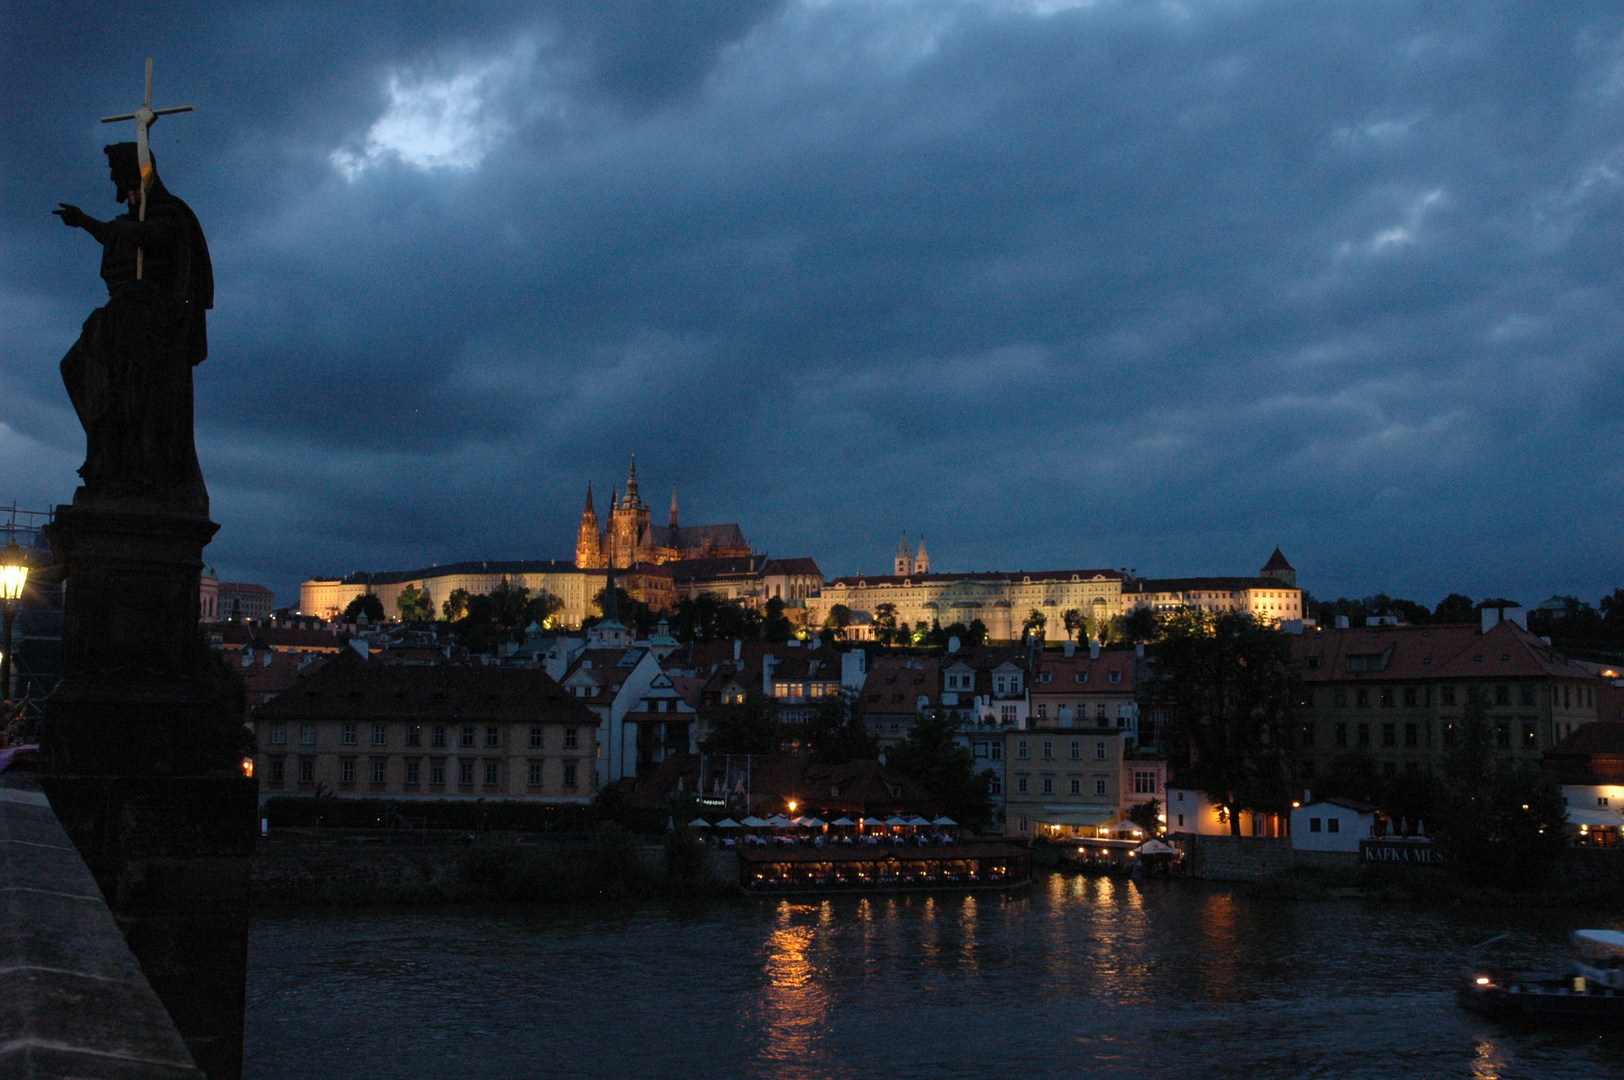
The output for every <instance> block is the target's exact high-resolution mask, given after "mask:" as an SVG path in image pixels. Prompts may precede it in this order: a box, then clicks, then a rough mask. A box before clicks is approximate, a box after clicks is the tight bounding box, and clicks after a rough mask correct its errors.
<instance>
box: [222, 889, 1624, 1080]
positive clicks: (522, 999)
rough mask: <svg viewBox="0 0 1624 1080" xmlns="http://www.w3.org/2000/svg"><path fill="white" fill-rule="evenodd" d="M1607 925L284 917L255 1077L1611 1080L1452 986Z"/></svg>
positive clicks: (930, 902)
mask: <svg viewBox="0 0 1624 1080" xmlns="http://www.w3.org/2000/svg"><path fill="white" fill-rule="evenodd" d="M1589 918H1591V917H1589V916H1585V915H1582V914H1575V913H1570V912H1558V911H1544V912H1538V911H1516V910H1494V911H1472V910H1463V909H1452V910H1450V911H1442V912H1441V911H1436V910H1431V909H1426V908H1419V907H1388V906H1383V905H1366V904H1362V903H1358V902H1345V901H1337V902H1326V903H1319V904H1302V905H1277V904H1266V903H1259V902H1257V901H1254V900H1251V899H1248V898H1246V897H1245V895H1244V894H1237V893H1235V892H1233V891H1230V890H1226V889H1222V888H1205V887H1202V886H1200V885H1198V884H1193V883H1189V882H1172V883H1169V882H1155V881H1153V882H1146V883H1136V882H1132V881H1125V880H1116V881H1106V880H1100V879H1089V878H1079V877H1074V876H1060V875H1053V876H1051V875H1047V874H1040V875H1039V879H1038V881H1037V882H1036V883H1035V885H1034V887H1033V888H1031V889H1029V890H1025V891H1023V892H1016V893H977V894H973V895H962V896H956V895H948V894H942V895H934V896H924V895H913V896H908V897H881V896H871V897H849V896H838V897H828V898H823V897H819V898H817V899H815V900H809V901H807V902H793V901H788V900H778V901H768V900H759V899H748V900H746V899H741V900H739V901H736V902H729V903H719V904H715V905H711V906H707V907H704V908H701V909H698V910H697V911H692V910H691V911H683V912H676V911H672V910H667V909H664V908H660V907H645V908H639V909H635V910H631V911H619V912H616V911H603V910H600V909H596V908H589V907H582V908H547V909H535V910H529V911H518V912H516V911H512V910H501V911H482V910H477V909H469V908H459V909H450V910H445V911H437V910H432V909H412V910H409V911H393V912H391V911H372V912H367V913H365V914H363V915H357V916H337V915H308V914H307V915H299V916H288V917H268V918H263V919H261V920H260V921H259V922H258V923H257V925H256V926H255V929H254V935H253V944H252V947H251V961H250V962H251V973H250V983H249V1013H248V1020H249V1029H248V1055H249V1065H248V1069H247V1076H248V1077H249V1078H250V1080H306V1078H309V1080H316V1078H323V1080H326V1078H330V1077H335V1076H342V1077H345V1078H346V1080H384V1078H387V1080H401V1078H416V1077H423V1078H430V1077H432V1078H435V1080H439V1078H441V1077H463V1076H477V1077H480V1078H481V1080H484V1078H486V1077H492V1078H502V1080H505V1078H509V1077H511V1078H514V1080H518V1078H525V1080H530V1078H550V1077H560V1078H562V1077H570V1078H582V1080H610V1078H620V1077H627V1076H637V1077H642V1076H650V1077H663V1076H681V1077H683V1080H713V1078H714V1080H724V1078H725V1080H733V1078H746V1080H846V1078H848V1077H859V1076H864V1077H866V1076H881V1077H884V1078H885V1080H926V1078H928V1080H938V1078H943V1077H964V1078H969V1077H980V1076H985V1075H991V1074H997V1075H1003V1074H1006V1073H1007V1074H1012V1075H1016V1076H1019V1077H1020V1078H1021V1080H1049V1078H1055V1080H1059V1078H1062V1077H1065V1078H1071V1077H1076V1076H1086V1077H1100V1078H1105V1077H1110V1078H1111V1080H1117V1078H1128V1077H1131V1078H1140V1077H1143V1078H1145V1080H1161V1078H1163V1077H1167V1076H1183V1075H1189V1076H1197V1077H1202V1078H1207V1077H1211V1078H1214V1080H1230V1078H1235V1080H1239V1078H1242V1077H1245V1078H1247V1080H1250V1078H1252V1077H1262V1078H1266V1080H1296V1078H1297V1077H1301V1076H1328V1077H1336V1078H1337V1080H1399V1078H1403V1080H1408V1078H1409V1077H1413V1076H1428V1077H1430V1076H1450V1077H1461V1076H1469V1077H1480V1078H1483V1080H1488V1078H1491V1077H1492V1078H1494V1080H1567V1078H1574V1080H1578V1078H1581V1077H1583V1078H1584V1080H1592V1078H1593V1077H1598V1076H1610V1075H1621V1074H1624V1049H1621V1046H1620V1040H1619V1039H1618V1038H1616V1037H1612V1036H1608V1037H1603V1038H1596V1037H1594V1036H1586V1035H1582V1034H1580V1035H1572V1036H1568V1035H1552V1034H1548V1033H1541V1032H1522V1031H1517V1030H1514V1029H1500V1028H1497V1027H1495V1026H1493V1025H1490V1024H1488V1023H1486V1022H1485V1021H1482V1020H1481V1019H1479V1018H1477V1017H1475V1016H1472V1015H1471V1014H1468V1013H1465V1012H1463V1011H1462V1010H1460V1009H1459V1008H1458V1007H1456V1005H1455V1003H1454V1000H1453V994H1452V990H1453V985H1452V979H1453V974H1454V971H1455V968H1456V965H1457V964H1458V963H1460V962H1461V959H1462V956H1463V954H1464V950H1465V949H1466V948H1467V947H1468V946H1470V945H1471V944H1473V943H1476V942H1480V941H1483V940H1485V939H1487V938H1489V937H1491V936H1493V935H1495V934H1498V933H1501V932H1503V931H1506V930H1511V929H1516V930H1518V931H1519V933H1520V936H1519V938H1518V940H1519V941H1522V942H1526V946H1525V949H1526V952H1527V954H1528V955H1527V959H1529V960H1536V959H1540V958H1548V957H1549V956H1550V955H1552V954H1559V953H1562V952H1564V951H1565V949H1566V945H1565V939H1566V936H1567V933H1568V932H1569V931H1570V930H1571V929H1572V928H1573V927H1574V926H1577V925H1584V922H1581V921H1579V920H1588V919H1589ZM1519 948H1524V946H1522V945H1519ZM1147 1033H1150V1034H1149V1035H1148V1037H1147Z"/></svg>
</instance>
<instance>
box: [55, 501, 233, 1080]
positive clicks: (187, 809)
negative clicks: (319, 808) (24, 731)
mask: <svg viewBox="0 0 1624 1080" xmlns="http://www.w3.org/2000/svg"><path fill="white" fill-rule="evenodd" d="M217 528H218V526H217V525H215V524H214V523H213V522H212V521H210V520H209V519H208V516H207V514H204V513H197V512H186V511H167V510H165V509H164V508H163V507H162V505H161V504H156V503H145V504H143V503H136V504H133V505H115V504H110V503H108V502H102V503H100V504H97V503H96V502H95V501H94V500H87V499H86V498H85V492H84V491H83V490H82V489H81V491H80V492H79V495H78V496H77V497H76V498H75V501H74V505H73V506H65V507H60V508H58V510H57V516H56V519H55V521H54V522H53V523H52V524H51V525H50V526H48V529H47V535H48V536H49V538H50V541H51V547H52V550H53V552H54V554H55V557H56V562H57V565H58V566H60V567H61V570H62V574H63V577H64V580H65V583H66V584H65V592H64V596H63V626H62V681H61V683H60V684H59V686H58V688H57V690H56V692H55V693H54V694H52V695H51V697H50V698H49V699H47V701H46V703H45V721H44V727H43V731H42V735H41V751H42V756H43V758H44V770H45V775H44V776H43V777H42V782H43V786H44V788H45V792H46V794H47V795H48V796H49V797H50V800H51V805H52V807H53V808H54V809H55V810H56V813H57V816H58V818H59V819H60V820H61V822H62V825H63V827H64V828H65V829H66V830H67V833H68V835H69V836H70V837H72V839H73V842H74V844H75V845H76V846H77V847H78V849H79V853H80V855H81V856H82V857H83V859H84V861H85V864H86V865H87V866H88V867H89V868H90V871H91V873H92V875H94V877H95V879H96V883H97V885H98V886H100V888H101V891H102V895H103V897H105V899H106V901H107V905H108V907H109V908H110V909H111V910H112V912H113V917H114V919H115V920H116V921H117V922H118V925H119V928H120V929H121V930H122V931H123V933H124V936H125V940H126V941H127V942H128V944H129V946H130V951H131V952H133V953H134V954H135V956H136V959H137V960H139V961H140V963H141V969H142V971H143V973H144V974H145V975H146V977H147V980H148V981H149V982H150V983H151V985H152V988H153V990H155V991H156V992H157V994H158V997H159V999H160V1000H161V1001H162V1002H163V1003H164V1006H165V1008H166V1009H168V1011H169V1014H170V1016H171V1017H172V1018H173V1019H174V1021H175V1026H176V1028H178V1029H179V1031H180V1033H181V1036H182V1037H183V1038H184V1039H185V1040H186V1043H187V1045H188V1047H189V1048H190V1049H191V1051H192V1055H193V1057H194V1058H195V1059H196V1061H197V1063H198V1065H199V1066H200V1067H201V1068H202V1069H203V1070H204V1072H206V1073H207V1074H208V1076H209V1077H210V1080H227V1078H237V1077H240V1076H241V1075H242V1033H243V999H244V991H245V986H246V981H247V965H248V889H249V877H250V873H249V872H250V865H249V864H250V860H251V858H252V855H253V851H254V845H255V842H256V837H257V829H256V819H257V801H258V784H257V782H256V781H254V780H251V779H249V778H247V777H244V776H243V775H242V772H241V761H242V750H241V746H240V731H241V728H240V723H241V717H240V716H236V717H234V716H233V715H232V713H233V702H232V701H230V700H229V695H227V696H226V697H225V698H222V695H221V693H220V687H219V685H218V684H217V683H215V684H211V683H210V681H209V675H210V670H211V669H210V664H211V663H212V660H211V658H210V656H209V654H208V647H207V645H206V643H205V642H204V641H203V639H202V636H201V634H200V632H199V630H198V619H197V615H198V612H197V583H198V576H199V574H200V573H201V571H202V568H203V546H204V545H205V544H207V543H208V542H209V539H210V537H212V536H213V535H214V532H215V530H216V529H217Z"/></svg>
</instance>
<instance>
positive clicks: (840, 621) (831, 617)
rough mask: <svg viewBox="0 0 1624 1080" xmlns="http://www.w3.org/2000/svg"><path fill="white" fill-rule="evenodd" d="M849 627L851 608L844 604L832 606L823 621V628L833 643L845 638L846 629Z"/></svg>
mask: <svg viewBox="0 0 1624 1080" xmlns="http://www.w3.org/2000/svg"><path fill="white" fill-rule="evenodd" d="M850 625H851V608H849V607H847V606H846V605H845V604H834V605H832V606H831V607H830V608H829V614H828V616H827V617H826V618H825V619H824V620H823V628H824V629H825V630H827V631H829V637H830V638H831V639H833V640H835V641H839V640H840V639H841V638H843V637H845V636H846V628H847V627H848V626H850Z"/></svg>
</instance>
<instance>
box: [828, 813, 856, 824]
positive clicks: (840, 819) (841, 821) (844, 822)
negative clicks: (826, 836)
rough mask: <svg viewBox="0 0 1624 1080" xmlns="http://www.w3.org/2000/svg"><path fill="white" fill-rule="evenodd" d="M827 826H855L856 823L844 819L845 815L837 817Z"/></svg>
mask: <svg viewBox="0 0 1624 1080" xmlns="http://www.w3.org/2000/svg"><path fill="white" fill-rule="evenodd" d="M829 824H831V825H855V824H857V822H855V821H853V820H852V819H851V818H849V817H846V816H845V815H841V816H840V817H837V818H835V819H834V820H833V821H831V822H829Z"/></svg>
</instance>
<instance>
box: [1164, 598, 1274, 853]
mask: <svg viewBox="0 0 1624 1080" xmlns="http://www.w3.org/2000/svg"><path fill="white" fill-rule="evenodd" d="M1156 656H1157V667H1158V672H1159V676H1160V678H1159V679H1158V680H1157V682H1156V683H1155V684H1154V685H1155V690H1154V692H1155V694H1156V695H1157V696H1158V697H1160V698H1161V699H1162V700H1163V701H1165V702H1166V703H1167V704H1168V705H1170V706H1172V708H1173V716H1174V732H1175V737H1177V738H1178V739H1179V740H1180V741H1181V742H1182V743H1183V744H1184V746H1185V747H1186V748H1187V749H1188V751H1189V764H1188V766H1187V767H1186V769H1185V771H1184V774H1183V775H1184V780H1185V782H1186V783H1189V784H1191V785H1193V786H1194V787H1196V788H1198V789H1199V790H1200V791H1201V792H1202V794H1204V795H1206V797H1207V798H1208V799H1210V800H1212V802H1213V803H1214V804H1215V805H1217V806H1220V807H1222V808H1223V809H1224V810H1225V811H1227V813H1228V817H1229V823H1230V830H1231V832H1232V833H1233V834H1234V835H1236V836H1239V835H1240V827H1241V826H1240V811H1241V810H1256V811H1264V812H1270V813H1279V812H1282V811H1283V810H1284V809H1285V808H1286V807H1288V806H1289V804H1290V801H1291V799H1290V796H1291V788H1290V780H1289V778H1290V775H1291V772H1290V753H1291V745H1292V744H1291V739H1290V733H1291V732H1292V731H1293V730H1294V728H1293V725H1292V713H1293V707H1294V705H1295V703H1296V701H1297V697H1298V693H1299V689H1298V680H1297V676H1296V673H1295V671H1294V670H1293V668H1292V657H1291V644H1290V640H1289V639H1288V637H1287V636H1286V635H1285V634H1282V633H1281V632H1279V631H1278V630H1273V629H1270V628H1268V627H1266V626H1264V625H1262V624H1260V623H1258V622H1256V621H1255V620H1253V618H1252V617H1251V615H1249V614H1247V613H1245V612H1222V613H1219V614H1217V615H1214V614H1212V613H1210V612H1206V611H1202V610H1199V609H1196V608H1182V609H1180V610H1178V611H1173V612H1169V613H1168V614H1167V615H1165V616H1164V617H1163V619H1162V640H1161V644H1160V645H1159V646H1158V649H1157V653H1156Z"/></svg>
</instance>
